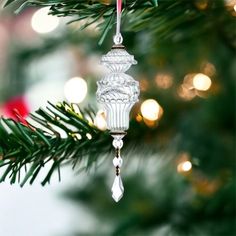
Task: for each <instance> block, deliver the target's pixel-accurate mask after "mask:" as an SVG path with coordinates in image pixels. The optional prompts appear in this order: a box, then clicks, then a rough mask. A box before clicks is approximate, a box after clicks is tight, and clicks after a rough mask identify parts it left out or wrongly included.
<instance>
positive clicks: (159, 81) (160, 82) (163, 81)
mask: <svg viewBox="0 0 236 236" xmlns="http://www.w3.org/2000/svg"><path fill="white" fill-rule="evenodd" d="M155 82H156V85H157V86H158V87H159V88H162V89H168V88H170V87H171V86H172V85H173V77H172V76H171V75H170V74H157V75H156V78H155Z"/></svg>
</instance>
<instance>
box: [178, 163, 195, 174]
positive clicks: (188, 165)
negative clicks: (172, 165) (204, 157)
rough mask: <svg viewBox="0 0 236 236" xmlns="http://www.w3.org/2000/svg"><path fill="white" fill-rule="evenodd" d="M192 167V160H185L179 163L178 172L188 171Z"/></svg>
mask: <svg viewBox="0 0 236 236" xmlns="http://www.w3.org/2000/svg"><path fill="white" fill-rule="evenodd" d="M191 169H192V163H191V162H190V161H184V162H181V163H180V164H178V166H177V170H178V172H188V171H190V170H191Z"/></svg>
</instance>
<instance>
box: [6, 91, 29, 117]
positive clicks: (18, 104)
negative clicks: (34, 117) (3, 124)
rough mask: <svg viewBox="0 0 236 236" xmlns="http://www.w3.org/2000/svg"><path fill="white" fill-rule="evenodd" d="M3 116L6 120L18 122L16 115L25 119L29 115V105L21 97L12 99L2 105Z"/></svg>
mask: <svg viewBox="0 0 236 236" xmlns="http://www.w3.org/2000/svg"><path fill="white" fill-rule="evenodd" d="M3 114H4V116H6V117H8V118H12V119H14V120H18V117H17V115H16V114H18V115H20V116H21V117H23V118H25V117H27V116H28V115H29V105H28V104H27V102H26V100H25V98H24V97H22V96H18V97H13V98H11V99H10V100H8V101H7V102H6V103H5V104H3Z"/></svg>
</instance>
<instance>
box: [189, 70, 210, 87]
mask: <svg viewBox="0 0 236 236" xmlns="http://www.w3.org/2000/svg"><path fill="white" fill-rule="evenodd" d="M193 86H194V88H195V89H197V90H200V91H207V90H208V89H209V88H210V87H211V79H210V78H209V77H208V76H207V75H204V74H202V73H199V74H196V75H195V76H194V78H193Z"/></svg>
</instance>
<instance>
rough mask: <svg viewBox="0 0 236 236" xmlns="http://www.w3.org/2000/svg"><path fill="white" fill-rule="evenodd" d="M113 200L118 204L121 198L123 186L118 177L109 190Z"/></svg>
mask: <svg viewBox="0 0 236 236" xmlns="http://www.w3.org/2000/svg"><path fill="white" fill-rule="evenodd" d="M111 191H112V197H113V199H114V200H115V201H116V202H118V201H120V199H121V198H122V197H123V193H124V186H123V183H122V179H121V177H120V175H118V176H116V177H115V179H114V183H113V185H112V188H111Z"/></svg>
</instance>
